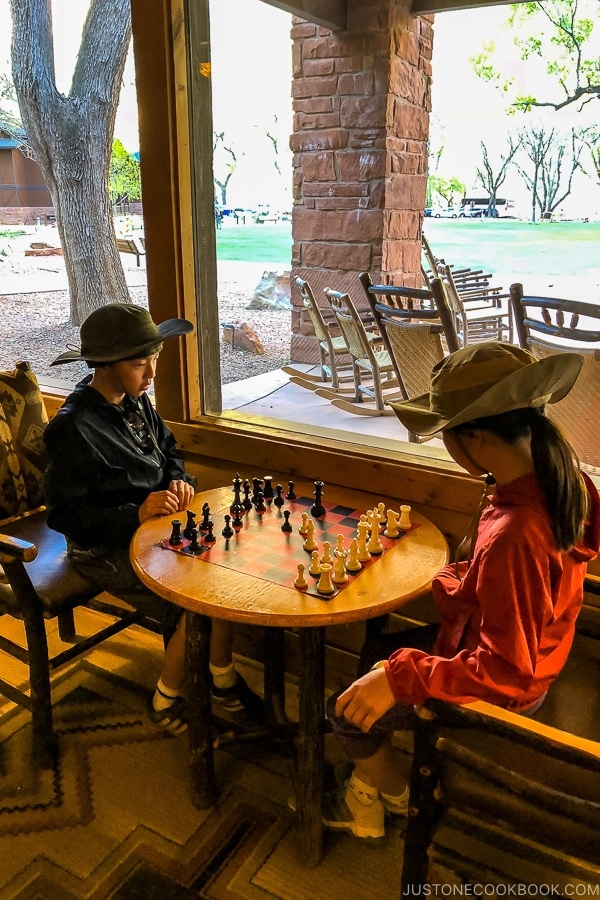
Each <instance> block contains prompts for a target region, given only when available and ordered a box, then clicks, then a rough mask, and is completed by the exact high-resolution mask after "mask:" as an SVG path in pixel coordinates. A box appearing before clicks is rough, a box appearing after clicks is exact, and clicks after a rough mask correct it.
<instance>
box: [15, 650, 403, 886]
mask: <svg viewBox="0 0 600 900" xmlns="http://www.w3.org/2000/svg"><path fill="white" fill-rule="evenodd" d="M60 694H61V697H62V699H59V700H58V701H56V700H55V704H54V711H55V729H56V732H57V735H58V741H59V748H60V749H59V754H58V758H57V761H56V764H55V766H54V768H53V769H52V770H50V771H48V772H42V773H36V772H35V770H34V769H33V767H32V766H31V765H30V760H31V756H30V747H29V740H30V727H29V722H28V718H27V715H26V714H25V715H23V714H20V715H15V716H13V717H12V718H11V717H10V716H8V717H5V718H4V719H3V720H0V740H1V743H0V778H1V780H0V900H15V898H31V900H33V898H35V900H40V898H43V900H71V898H73V900H75V898H89V900H92V898H93V900H99V898H109V897H110V898H118V900H155V898H156V900H159V898H160V900H191V898H204V900H242V898H243V900H259V898H260V900H268V898H276V900H309V898H310V900H313V898H314V897H327V898H330V900H336V898H338V897H339V898H342V897H343V898H345V897H346V896H347V895H348V892H349V891H350V892H351V894H352V896H356V897H369V896H377V897H379V898H386V897H395V896H396V895H397V885H398V877H399V868H400V865H401V848H402V837H401V832H400V830H399V829H398V828H394V829H392V830H391V834H390V836H389V838H386V845H385V846H383V847H373V846H362V844H360V843H358V842H356V841H354V840H353V839H352V838H349V837H347V836H344V835H339V834H335V835H330V836H328V837H327V845H326V855H325V859H324V862H323V864H322V865H321V866H320V867H319V868H317V869H313V870H307V869H304V868H302V867H301V866H300V865H299V864H298V860H297V855H296V850H297V847H296V843H297V839H296V831H295V828H294V827H293V823H294V816H293V814H292V813H291V812H290V810H289V809H288V807H287V805H286V800H287V797H288V795H289V794H290V792H291V785H290V782H289V780H288V777H287V768H286V762H285V760H284V759H283V758H282V756H281V755H280V754H277V753H274V752H270V751H268V750H267V751H266V750H265V748H264V747H259V746H258V745H245V746H244V748H243V749H241V748H237V749H236V750H232V751H228V752H225V751H219V752H218V753H217V755H216V760H215V761H216V769H217V778H218V781H219V785H220V791H221V793H220V799H219V802H218V804H217V805H216V806H215V807H214V808H213V809H210V810H206V811H201V810H197V809H195V808H194V807H193V805H192V804H191V802H190V799H189V779H188V763H187V743H186V742H185V740H184V739H182V738H174V737H172V736H170V735H165V734H162V733H157V732H156V731H154V730H153V729H152V728H151V727H150V726H149V725H148V724H147V723H146V720H145V715H144V704H145V696H146V694H145V691H144V689H143V688H141V687H140V686H139V685H138V684H135V683H133V682H130V681H125V680H124V679H122V678H119V677H116V676H113V675H111V674H110V673H107V672H105V671H103V670H100V669H98V668H96V667H95V666H93V665H92V664H90V663H89V662H85V661H84V662H81V663H79V664H78V666H77V667H76V668H75V669H73V670H72V671H71V672H70V673H69V674H68V675H67V676H66V678H65V680H64V682H63V684H62V686H61V691H60Z"/></svg>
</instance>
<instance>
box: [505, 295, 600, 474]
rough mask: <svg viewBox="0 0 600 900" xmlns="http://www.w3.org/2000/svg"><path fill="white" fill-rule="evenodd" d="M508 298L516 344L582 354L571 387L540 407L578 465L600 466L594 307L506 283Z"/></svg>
mask: <svg viewBox="0 0 600 900" xmlns="http://www.w3.org/2000/svg"><path fill="white" fill-rule="evenodd" d="M510 303H511V308H512V312H513V316H514V320H515V330H516V333H517V337H518V341H519V345H520V346H521V347H524V348H525V349H527V350H530V351H531V352H532V353H533V354H534V355H535V356H537V357H539V358H542V357H545V356H550V355H552V354H556V353H564V352H565V350H571V351H575V352H576V353H579V354H581V356H583V359H584V363H583V368H582V370H581V373H580V375H579V378H578V379H577V381H576V382H575V384H574V386H573V387H572V388H571V390H570V391H569V393H568V394H567V396H566V397H565V398H564V400H561V401H559V402H558V403H552V404H549V405H548V407H547V410H546V411H547V413H548V415H549V416H550V418H551V419H552V420H553V421H554V422H556V423H557V425H559V426H560V428H561V429H562V430H563V432H564V433H565V436H566V437H567V438H568V440H569V442H570V443H571V445H572V447H573V449H574V450H575V452H576V453H577V455H578V456H579V458H580V460H581V461H582V463H583V464H584V466H585V467H587V468H589V467H593V468H598V467H600V440H599V439H598V414H599V412H600V401H599V399H598V398H599V397H600V306H599V305H598V304H596V303H585V302H583V301H580V300H562V299H560V298H557V297H536V296H531V297H528V296H524V295H523V285H521V284H513V285H511V288H510ZM566 318H568V323H567V322H566Z"/></svg>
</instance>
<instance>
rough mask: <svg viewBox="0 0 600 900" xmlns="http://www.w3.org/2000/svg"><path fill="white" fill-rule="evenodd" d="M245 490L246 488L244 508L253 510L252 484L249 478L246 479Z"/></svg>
mask: <svg viewBox="0 0 600 900" xmlns="http://www.w3.org/2000/svg"><path fill="white" fill-rule="evenodd" d="M243 488H244V499H243V500H242V506H243V507H244V509H252V500H251V499H250V489H251V484H250V482H249V481H248V479H247V478H246V479H244V484H243Z"/></svg>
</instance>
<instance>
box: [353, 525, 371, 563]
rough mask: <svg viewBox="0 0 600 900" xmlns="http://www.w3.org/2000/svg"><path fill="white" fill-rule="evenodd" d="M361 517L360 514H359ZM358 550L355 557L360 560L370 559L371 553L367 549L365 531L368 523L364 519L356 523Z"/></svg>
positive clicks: (367, 529)
mask: <svg viewBox="0 0 600 900" xmlns="http://www.w3.org/2000/svg"><path fill="white" fill-rule="evenodd" d="M361 519H362V516H361ZM357 527H358V550H357V553H356V558H357V559H358V560H359V561H360V562H367V560H369V559H371V554H370V553H369V551H368V549H367V533H368V531H369V523H368V522H367V521H366V516H365V521H364V522H359V523H358V526H357Z"/></svg>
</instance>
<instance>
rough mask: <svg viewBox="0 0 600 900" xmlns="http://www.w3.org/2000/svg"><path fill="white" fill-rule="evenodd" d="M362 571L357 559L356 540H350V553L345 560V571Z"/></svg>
mask: <svg viewBox="0 0 600 900" xmlns="http://www.w3.org/2000/svg"><path fill="white" fill-rule="evenodd" d="M361 569H362V563H361V561H360V560H359V558H358V541H357V540H356V538H352V540H351V541H350V552H349V553H348V557H347V559H346V571H347V572H360V570H361Z"/></svg>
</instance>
